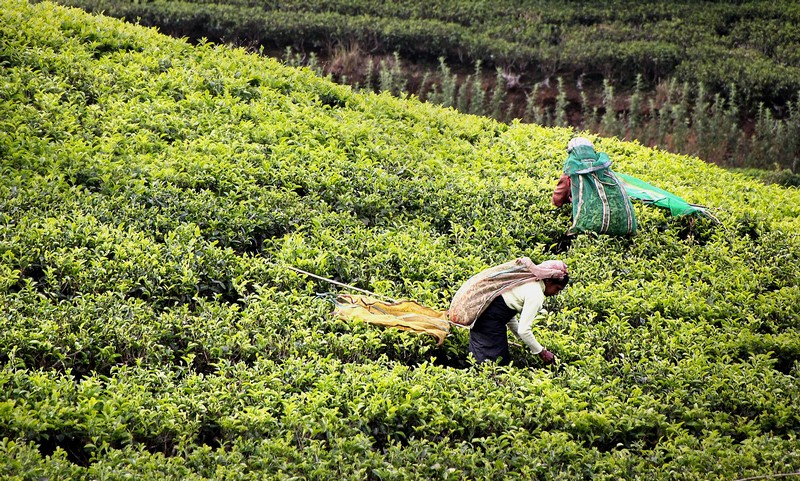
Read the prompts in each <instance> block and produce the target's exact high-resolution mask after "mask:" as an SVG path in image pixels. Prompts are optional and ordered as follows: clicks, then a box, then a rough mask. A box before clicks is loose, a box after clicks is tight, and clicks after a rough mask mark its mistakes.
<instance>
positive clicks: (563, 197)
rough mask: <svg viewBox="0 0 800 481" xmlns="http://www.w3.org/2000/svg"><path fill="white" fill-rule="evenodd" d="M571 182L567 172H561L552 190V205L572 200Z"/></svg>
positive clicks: (559, 205)
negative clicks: (554, 188)
mask: <svg viewBox="0 0 800 481" xmlns="http://www.w3.org/2000/svg"><path fill="white" fill-rule="evenodd" d="M570 189H571V182H570V180H569V176H568V175H567V174H561V177H559V179H558V185H556V190H555V191H553V205H555V206H556V207H561V206H562V205H564V204H569V203H570V202H572V193H571V192H570Z"/></svg>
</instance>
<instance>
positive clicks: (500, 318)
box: [469, 296, 517, 365]
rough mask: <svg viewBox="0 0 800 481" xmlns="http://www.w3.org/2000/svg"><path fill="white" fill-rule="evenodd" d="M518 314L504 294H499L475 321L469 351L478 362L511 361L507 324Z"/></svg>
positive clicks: (503, 362) (471, 331) (504, 363)
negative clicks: (509, 304)
mask: <svg viewBox="0 0 800 481" xmlns="http://www.w3.org/2000/svg"><path fill="white" fill-rule="evenodd" d="M516 314H517V311H515V310H514V309H511V308H510V307H508V306H507V305H506V303H505V301H504V300H503V296H497V297H496V298H495V299H494V300H493V301H492V302H491V303H490V304H489V307H488V308H486V310H485V311H484V312H483V314H481V316H480V317H479V318H478V319H477V320H476V321H475V324H474V325H473V326H472V329H470V331H469V352H471V353H472V355H473V356H475V359H476V360H477V361H478V363H482V362H485V361H497V363H498V364H501V365H506V364H508V363H509V362H510V361H511V355H510V354H509V352H508V328H507V327H506V324H508V321H510V320H511V319H513V318H514V316H515V315H516Z"/></svg>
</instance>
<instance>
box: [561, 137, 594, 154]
mask: <svg viewBox="0 0 800 481" xmlns="http://www.w3.org/2000/svg"><path fill="white" fill-rule="evenodd" d="M580 146H586V147H591V148H594V144H593V143H592V141H591V140H589V139H587V138H586V137H575V138H573V139H572V140H570V141H569V143H568V144H567V153H570V152H572V149H574V148H575V147H580Z"/></svg>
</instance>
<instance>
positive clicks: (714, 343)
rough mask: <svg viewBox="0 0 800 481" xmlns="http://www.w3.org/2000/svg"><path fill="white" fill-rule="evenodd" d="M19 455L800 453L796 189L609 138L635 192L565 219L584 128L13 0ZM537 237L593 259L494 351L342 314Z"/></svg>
mask: <svg viewBox="0 0 800 481" xmlns="http://www.w3.org/2000/svg"><path fill="white" fill-rule="evenodd" d="M0 7H1V8H0V38H2V39H3V42H2V43H0V70H1V71H2V72H1V73H2V75H0V171H2V176H1V177H0V477H3V478H4V479H82V478H83V479H85V478H90V479H94V478H97V479H128V478H131V477H136V478H143V479H197V480H202V479H264V478H269V479H287V480H288V479H298V478H302V479H359V480H361V479H418V478H430V479H620V478H631V479H641V478H645V477H646V478H648V479H664V480H666V479H669V480H674V479H678V480H682V479H686V480H689V479H697V480H700V479H702V480H707V479H728V480H729V479H737V478H744V477H752V476H768V475H774V474H781V473H782V474H787V473H792V472H797V471H800V442H799V441H798V438H797V432H798V429H800V414H799V413H800V404H799V403H800V401H799V399H800V396H798V394H799V393H800V385H798V375H800V335H799V334H800V332H798V316H800V312H799V311H800V308H799V307H798V306H800V287H799V286H798V285H799V284H800V283H798V279H799V277H800V275H799V274H800V273H799V272H798V269H799V268H798V266H800V237H798V228H799V227H800V225H799V224H800V220H798V219H800V194H798V192H797V190H795V189H785V188H781V187H775V186H765V185H763V184H760V183H759V182H757V181H754V180H750V179H748V178H747V177H745V176H743V175H737V174H732V173H728V172H725V171H722V170H720V169H718V168H716V167H713V166H710V165H708V164H706V163H704V162H702V161H701V160H699V159H696V158H692V157H686V156H676V155H672V154H667V153H665V152H663V151H659V150H654V149H649V148H645V147H642V146H641V145H638V144H636V143H626V142H621V141H619V140H616V139H613V138H608V139H601V138H596V142H597V145H598V146H599V147H600V148H602V149H603V150H605V151H607V152H608V153H609V154H610V155H611V157H612V159H614V161H615V169H616V170H618V171H620V172H626V173H629V174H632V175H635V176H638V177H640V178H642V179H643V180H646V181H649V182H651V183H654V184H656V185H658V186H659V187H662V188H665V189H668V190H670V191H672V192H675V193H676V194H678V195H681V196H683V197H685V198H686V199H687V200H689V201H691V202H695V203H700V204H703V205H706V206H709V208H710V209H711V211H712V212H713V213H714V215H715V216H716V217H717V218H718V219H719V221H720V223H719V224H716V223H714V222H713V221H711V220H710V219H705V218H672V217H669V216H668V215H667V214H666V213H665V212H664V211H661V210H658V209H656V208H654V207H649V206H645V205H642V204H636V206H635V208H636V214H637V216H638V218H639V225H640V229H641V230H640V232H639V233H638V234H637V235H636V236H635V237H633V238H630V239H622V238H611V237H597V236H582V237H578V238H576V239H572V240H570V239H566V238H565V237H564V235H563V233H564V231H565V230H566V228H567V227H568V226H569V224H570V211H569V209H567V208H562V209H554V208H552V206H551V205H550V194H551V192H552V188H553V187H554V185H555V180H556V178H557V176H558V175H559V171H560V167H561V164H562V162H563V160H564V155H565V152H564V146H565V145H566V142H567V141H568V140H569V138H570V137H571V136H572V135H574V134H575V132H574V131H571V130H569V129H547V128H543V127H537V126H531V125H523V124H520V123H512V124H510V125H506V124H501V123H498V122H496V121H493V120H490V119H487V118H483V117H477V116H471V115H464V114H461V113H458V112H456V111H454V110H453V109H445V108H441V107H437V106H434V105H431V104H426V103H421V102H418V101H416V100H413V99H406V100H403V99H397V98H395V97H392V96H390V95H388V94H381V95H376V94H364V93H358V92H354V91H353V90H352V89H350V88H347V87H344V86H339V85H335V84H333V83H331V82H330V81H328V80H325V79H322V78H319V77H317V76H315V75H314V74H313V73H312V72H311V71H309V70H306V69H296V68H291V67H288V66H284V65H281V64H280V63H279V62H277V61H274V60H269V59H265V58H261V57H258V56H255V55H252V54H249V53H247V52H246V51H245V50H242V49H230V48H227V47H220V46H213V45H210V44H207V43H203V44H200V45H197V46H192V45H190V44H188V43H187V42H186V41H182V40H176V39H171V38H168V37H165V36H163V35H160V34H159V33H158V32H156V31H155V30H154V29H148V28H144V27H140V26H134V25H130V24H126V23H123V22H121V21H118V20H113V19H110V18H107V17H101V16H90V15H88V14H86V13H84V12H82V11H80V10H77V9H67V8H63V7H57V6H55V5H53V4H51V3H36V4H31V3H29V2H25V1H20V0H0ZM523 255H527V256H530V257H532V258H533V259H534V260H536V261H541V260H544V259H547V258H560V259H563V260H564V261H565V262H567V264H568V265H569V266H570V270H571V272H572V274H573V277H574V282H573V284H572V285H571V287H570V288H569V289H567V290H566V291H565V292H564V293H562V294H561V295H559V296H558V297H555V298H551V299H549V301H548V304H547V307H548V310H549V314H547V315H546V316H543V317H541V318H540V320H539V322H538V323H537V326H536V335H537V337H538V338H539V339H540V340H541V341H542V343H543V344H545V345H546V346H548V348H550V349H551V350H553V351H554V352H555V353H556V354H557V356H558V357H559V359H560V362H559V364H558V365H557V366H555V367H552V368H548V367H545V366H542V365H541V364H540V363H539V362H538V360H537V358H536V357H534V356H531V355H529V354H527V353H526V352H524V350H522V349H521V348H515V349H514V350H513V353H512V356H513V364H512V365H511V366H509V367H502V368H501V367H496V366H492V365H484V366H475V365H473V364H472V363H471V362H470V359H469V358H468V357H467V356H466V343H467V333H466V332H465V331H463V330H454V331H453V332H452V333H451V335H450V336H449V337H448V338H447V339H446V340H445V342H444V343H443V345H441V346H437V345H436V343H435V341H434V340H433V339H432V338H429V337H426V336H419V335H415V334H413V333H408V332H404V331H399V330H393V329H382V328H379V327H375V326H371V325H366V324H362V323H359V322H345V321H342V320H340V319H337V318H335V317H333V316H332V314H331V312H332V308H333V305H332V303H331V301H330V299H331V298H332V296H334V295H335V293H336V292H337V287H336V286H335V285H331V284H328V283H325V282H320V281H317V280H315V279H313V278H308V277H305V276H302V275H299V274H297V273H296V272H294V271H292V270H290V269H289V268H288V267H289V266H294V267H297V268H301V269H305V270H308V271H311V272H314V273H315V274H318V275H321V276H324V277H328V278H331V279H335V280H337V281H340V282H345V283H347V284H351V285H353V286H356V287H359V288H362V289H368V290H371V291H373V292H376V293H378V294H382V295H388V296H392V297H395V298H411V299H414V300H417V301H419V302H421V303H423V304H426V305H429V306H431V307H434V308H439V309H445V308H446V307H447V305H448V301H449V298H450V296H452V294H453V293H454V292H455V290H456V289H457V288H458V287H459V285H460V283H461V282H463V281H464V280H465V279H466V278H468V277H469V276H470V275H472V274H473V273H475V272H477V271H478V270H480V269H482V268H484V267H487V266H489V265H491V264H493V263H497V262H502V261H506V260H509V259H511V258H514V257H517V256H523Z"/></svg>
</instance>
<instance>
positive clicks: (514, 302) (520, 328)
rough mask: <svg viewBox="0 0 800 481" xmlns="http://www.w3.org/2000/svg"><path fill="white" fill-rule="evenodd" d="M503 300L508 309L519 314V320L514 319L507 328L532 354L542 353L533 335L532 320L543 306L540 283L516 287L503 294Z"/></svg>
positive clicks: (541, 348)
mask: <svg viewBox="0 0 800 481" xmlns="http://www.w3.org/2000/svg"><path fill="white" fill-rule="evenodd" d="M503 299H504V300H505V301H506V304H508V306H509V307H511V308H512V309H515V310H517V311H518V312H519V320H517V319H516V318H515V319H512V320H511V321H509V322H508V328H509V329H511V332H513V333H514V334H515V335H516V336H517V337H519V338H520V340H521V341H522V342H523V343H525V345H526V346H528V348H529V349H530V350H531V352H532V353H534V354H539V353H540V352H542V351H543V350H544V347H542V345H541V344H539V341H537V340H536V336H534V335H533V320H534V319H535V318H536V314H537V313H538V312H539V310H540V309H541V308H542V304H544V292H543V291H542V283H541V282H529V283H526V284H522V285H521V286H517V287H515V288H513V289H511V290H510V291H508V292H507V293H504V294H503Z"/></svg>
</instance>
